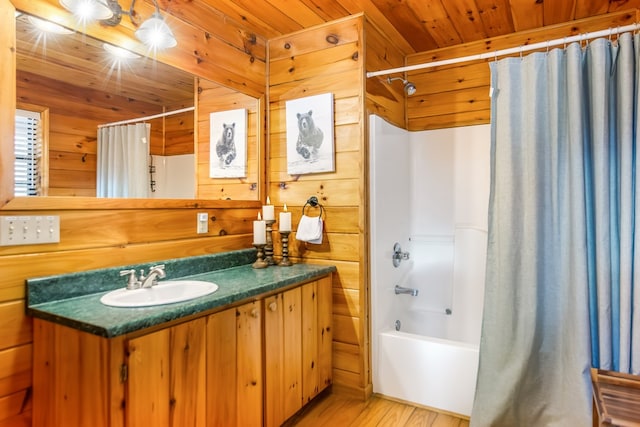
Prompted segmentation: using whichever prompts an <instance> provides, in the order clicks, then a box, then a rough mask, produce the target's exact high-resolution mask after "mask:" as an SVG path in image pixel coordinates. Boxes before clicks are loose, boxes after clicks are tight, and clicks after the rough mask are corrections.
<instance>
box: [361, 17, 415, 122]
mask: <svg viewBox="0 0 640 427" xmlns="http://www.w3.org/2000/svg"><path fill="white" fill-rule="evenodd" d="M365 38H366V43H365V61H366V71H376V70H388V69H390V68H397V67H402V66H403V65H404V61H405V56H406V52H405V51H404V50H403V49H402V48H401V47H399V46H398V45H396V43H395V42H394V40H392V39H390V38H389V37H388V36H387V35H386V34H385V33H384V31H382V30H381V27H378V26H377V25H376V24H375V23H374V22H373V21H372V20H371V19H370V18H369V17H367V19H366V26H365ZM400 76H402V75H401V74H394V75H391V76H390V77H400ZM366 90H367V98H366V107H367V112H368V114H375V115H377V116H380V117H382V118H383V119H385V120H387V121H388V122H389V123H392V124H394V125H396V126H398V127H401V128H406V127H407V122H406V114H405V112H406V109H405V105H406V98H405V96H404V86H403V85H402V84H401V83H400V82H397V81H396V82H393V83H391V84H389V83H388V82H387V76H379V77H371V78H368V79H366Z"/></svg>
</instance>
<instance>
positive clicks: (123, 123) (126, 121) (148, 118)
mask: <svg viewBox="0 0 640 427" xmlns="http://www.w3.org/2000/svg"><path fill="white" fill-rule="evenodd" d="M195 109H196V107H186V108H181V109H179V110H174V111H167V112H166V113H159V114H154V115H152V116H147V117H140V118H139V119H129V120H121V121H119V122H113V123H105V124H103V125H98V129H100V128H103V127H106V126H116V125H126V124H129V123H137V122H144V121H145V120H151V119H157V118H160V117H166V116H171V115H173V114H180V113H186V112H187V111H193V110H195Z"/></svg>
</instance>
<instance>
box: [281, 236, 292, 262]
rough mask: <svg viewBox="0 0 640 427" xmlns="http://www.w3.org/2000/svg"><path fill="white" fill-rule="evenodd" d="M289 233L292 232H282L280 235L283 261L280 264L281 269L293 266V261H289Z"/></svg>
mask: <svg viewBox="0 0 640 427" xmlns="http://www.w3.org/2000/svg"><path fill="white" fill-rule="evenodd" d="M289 233H291V232H290V231H281V232H280V235H281V236H282V237H281V238H282V260H281V261H280V264H278V265H279V266H280V267H290V266H292V265H293V264H292V263H291V261H289Z"/></svg>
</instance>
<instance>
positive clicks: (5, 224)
mask: <svg viewBox="0 0 640 427" xmlns="http://www.w3.org/2000/svg"><path fill="white" fill-rule="evenodd" d="M58 242H60V217H59V216H58V215H40V216H2V217H0V246H14V245H38V244H44V243H58Z"/></svg>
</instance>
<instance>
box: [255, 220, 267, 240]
mask: <svg viewBox="0 0 640 427" xmlns="http://www.w3.org/2000/svg"><path fill="white" fill-rule="evenodd" d="M266 243H267V229H266V225H265V222H264V221H263V220H261V219H260V212H258V220H257V221H253V244H254V245H264V244H266Z"/></svg>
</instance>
